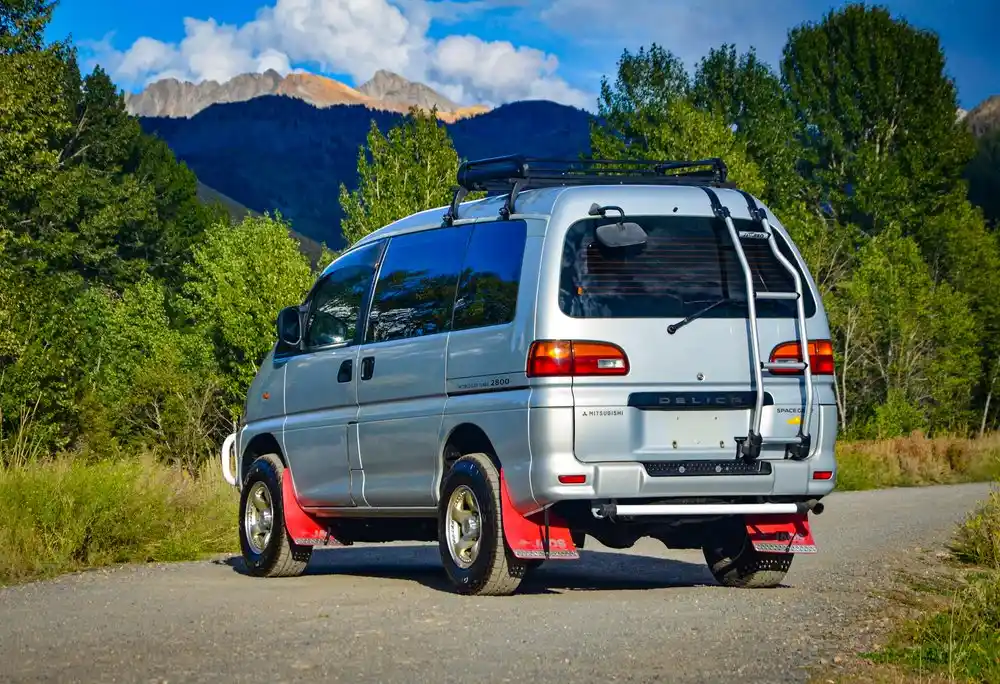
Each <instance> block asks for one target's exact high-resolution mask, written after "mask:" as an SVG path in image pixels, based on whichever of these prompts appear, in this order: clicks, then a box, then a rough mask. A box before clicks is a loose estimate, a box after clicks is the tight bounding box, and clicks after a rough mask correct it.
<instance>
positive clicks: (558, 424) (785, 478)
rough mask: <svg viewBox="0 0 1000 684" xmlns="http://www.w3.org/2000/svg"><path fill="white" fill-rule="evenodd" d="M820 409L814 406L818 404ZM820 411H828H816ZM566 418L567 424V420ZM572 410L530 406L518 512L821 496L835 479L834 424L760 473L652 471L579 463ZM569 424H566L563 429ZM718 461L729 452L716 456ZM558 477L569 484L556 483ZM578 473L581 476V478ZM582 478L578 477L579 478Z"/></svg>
mask: <svg viewBox="0 0 1000 684" xmlns="http://www.w3.org/2000/svg"><path fill="white" fill-rule="evenodd" d="M817 408H819V407H817ZM818 413H820V414H821V415H826V414H827V413H828V412H826V411H819V412H818ZM567 419H568V421H570V423H569V425H567V424H566V422H567ZM571 421H572V409H560V408H536V409H532V410H531V418H530V430H529V434H530V439H531V470H530V473H531V474H530V478H531V492H530V495H528V496H524V495H527V494H528V493H527V492H524V493H521V492H516V493H515V492H512V496H513V497H514V499H515V500H514V505H515V507H516V508H518V509H519V510H521V511H522V512H527V511H529V510H537V509H538V508H541V507H545V506H548V505H550V504H554V503H557V502H559V501H581V500H586V501H595V500H617V501H618V502H619V503H626V502H627V501H626V500H628V499H657V498H664V499H666V498H677V497H685V498H686V497H706V498H734V499H735V498H743V497H765V498H766V497H801V498H820V497H823V496H826V495H827V494H829V493H830V492H831V491H833V489H834V487H835V486H836V481H837V462H836V458H835V456H834V444H835V440H836V431H837V425H836V422H835V421H834V423H833V425H829V424H826V423H827V421H826V420H823V421H822V422H823V424H821V425H820V426H819V430H817V431H816V432H815V433H814V437H813V438H814V440H815V442H814V451H813V453H812V455H811V456H810V457H809V458H806V459H804V460H801V461H794V460H788V459H767V460H766V461H765V462H766V463H767V464H769V466H770V468H769V470H770V472H767V473H765V474H751V475H747V474H739V475H733V474H726V473H722V474H711V475H692V474H690V472H686V473H676V472H675V473H668V474H666V475H664V474H663V473H662V472H660V473H656V469H655V468H649V469H648V470H647V467H646V466H645V465H644V464H643V463H641V462H637V461H613V462H608V461H605V462H598V463H583V462H581V461H580V460H579V459H577V458H576V456H575V455H574V453H573V437H572V435H573V431H572V422H571ZM567 428H568V429H567ZM715 458H719V459H720V463H721V462H722V461H723V460H725V459H728V458H731V459H732V460H733V461H735V450H734V453H733V454H732V456H728V455H727V456H720V457H715ZM560 476H562V477H564V478H566V476H577V477H576V478H571V479H570V481H572V482H574V483H573V484H568V483H564V482H560ZM580 476H583V477H582V478H581V477H580ZM581 479H582V480H583V481H582V482H579V480H581Z"/></svg>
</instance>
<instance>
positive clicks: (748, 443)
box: [702, 186, 813, 461]
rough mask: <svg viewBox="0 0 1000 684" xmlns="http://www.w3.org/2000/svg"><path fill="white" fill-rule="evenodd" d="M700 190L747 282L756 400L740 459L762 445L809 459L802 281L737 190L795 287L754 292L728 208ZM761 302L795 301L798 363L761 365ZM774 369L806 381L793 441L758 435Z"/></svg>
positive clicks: (761, 214) (763, 216) (809, 387)
mask: <svg viewBox="0 0 1000 684" xmlns="http://www.w3.org/2000/svg"><path fill="white" fill-rule="evenodd" d="M702 190H704V191H705V192H706V193H707V194H708V198H709V201H710V202H711V204H712V212H713V213H714V214H715V215H716V216H717V217H718V218H720V219H722V220H723V221H724V222H725V224H726V228H727V229H728V230H729V237H730V238H731V239H732V241H733V248H734V249H735V251H736V256H737V258H738V259H739V262H740V266H741V267H742V269H743V277H744V280H745V282H746V290H747V309H748V310H749V318H750V349H751V358H752V359H753V370H754V380H755V381H756V395H757V396H756V402H755V404H754V411H753V415H752V416H751V418H750V430H749V432H748V434H747V436H746V438H745V439H739V438H738V439H737V441H738V442H739V443H740V444H739V453H740V454H741V455H742V457H743V459H744V460H746V461H753V460H756V459H757V458H758V457H759V456H760V452H761V448H762V447H763V445H765V444H782V445H785V447H786V449H787V453H788V454H789V455H790V456H791V457H792V458H793V459H803V458H805V457H806V456H808V455H809V451H810V447H811V444H812V440H811V438H810V435H809V424H810V421H811V420H812V409H813V382H812V370H811V369H810V368H809V337H808V333H807V331H806V309H805V301H804V300H805V296H804V290H803V284H802V278H801V277H800V276H799V272H798V270H796V268H795V267H794V266H793V265H792V264H791V262H789V261H788V259H786V258H785V255H784V254H782V253H781V250H780V249H779V248H778V244H777V242H776V241H775V239H774V230H773V229H772V228H771V224H770V222H769V221H768V220H767V213H766V212H765V211H764V210H763V209H761V208H760V207H758V206H757V202H755V201H754V198H753V197H752V196H751V195H750V194H749V193H747V192H744V191H742V190H739V191H738V192H739V193H740V194H741V195H743V198H744V199H745V200H746V202H747V208H748V209H749V210H750V218H751V219H753V220H754V221H756V222H757V223H759V224H760V227H761V228H762V229H763V232H764V233H765V234H766V235H767V243H768V245H770V247H771V253H772V254H774V256H775V258H776V259H777V260H778V263H780V264H781V265H782V266H783V267H784V268H785V270H786V271H788V273H789V275H791V276H792V282H794V283H795V291H794V292H757V290H756V288H755V287H754V282H753V272H752V271H751V269H750V264H749V262H748V261H747V256H746V253H745V252H744V251H743V244H742V243H741V242H740V236H739V233H738V232H737V230H736V226H735V225H733V218H732V215H731V214H730V212H729V208H728V207H727V206H725V205H724V204H722V202H720V201H719V196H718V195H717V194H716V192H715V190H713V189H712V188H709V187H705V186H702ZM762 300H789V301H790V300H795V304H796V311H797V316H796V318H797V319H798V328H799V335H798V338H799V354H800V356H801V358H802V360H801V361H799V362H797V363H771V362H770V361H761V358H760V340H759V333H758V330H757V320H758V319H757V302H758V301H762ZM773 369H781V370H801V371H802V375H803V378H804V379H805V401H804V404H805V405H804V406H803V409H802V420H801V422H800V423H799V433H798V435H796V436H795V437H791V438H788V437H764V436H762V435H761V433H760V422H761V413H762V411H763V407H764V394H765V390H764V371H771V370H773Z"/></svg>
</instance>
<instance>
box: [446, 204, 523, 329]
mask: <svg viewBox="0 0 1000 684" xmlns="http://www.w3.org/2000/svg"><path fill="white" fill-rule="evenodd" d="M527 231H528V227H527V224H526V223H525V222H524V221H497V222H495V223H481V224H477V225H476V226H475V227H474V228H473V230H472V239H471V240H470V241H469V249H468V251H467V252H466V256H465V264H464V266H463V268H462V278H461V281H460V282H459V285H458V296H457V297H456V299H455V322H454V329H455V330H466V329H469V328H482V327H485V326H489V325H502V324H504V323H510V322H511V321H512V320H514V309H515V307H516V304H517V290H518V285H519V284H520V281H521V261H522V259H523V258H524V242H525V239H526V237H527Z"/></svg>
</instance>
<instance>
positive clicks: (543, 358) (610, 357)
mask: <svg viewBox="0 0 1000 684" xmlns="http://www.w3.org/2000/svg"><path fill="white" fill-rule="evenodd" d="M628 371H629V365H628V357H627V356H626V355H625V352H624V350H622V348H621V347H619V346H618V345H616V344H611V343H610V342H588V341H575V340H538V341H536V342H532V344H531V348H530V349H529V350H528V367H527V373H528V377H529V378H545V377H577V376H588V375H628Z"/></svg>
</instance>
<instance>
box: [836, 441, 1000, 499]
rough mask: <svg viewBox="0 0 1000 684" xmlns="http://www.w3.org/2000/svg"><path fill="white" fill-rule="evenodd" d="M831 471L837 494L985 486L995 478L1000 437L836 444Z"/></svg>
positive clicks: (999, 461)
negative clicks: (834, 465)
mask: <svg viewBox="0 0 1000 684" xmlns="http://www.w3.org/2000/svg"><path fill="white" fill-rule="evenodd" d="M837 468H838V472H837V489H840V490H861V489H881V488H884V487H912V486H918V485H929V484H953V483H958V482H986V481H990V480H994V479H1000V435H990V436H988V437H984V438H983V439H967V438H958V437H934V438H929V437H926V436H925V435H923V434H922V433H920V432H915V433H913V434H912V435H910V436H908V437H898V438H896V439H885V440H879V441H871V442H841V443H839V444H837Z"/></svg>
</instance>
